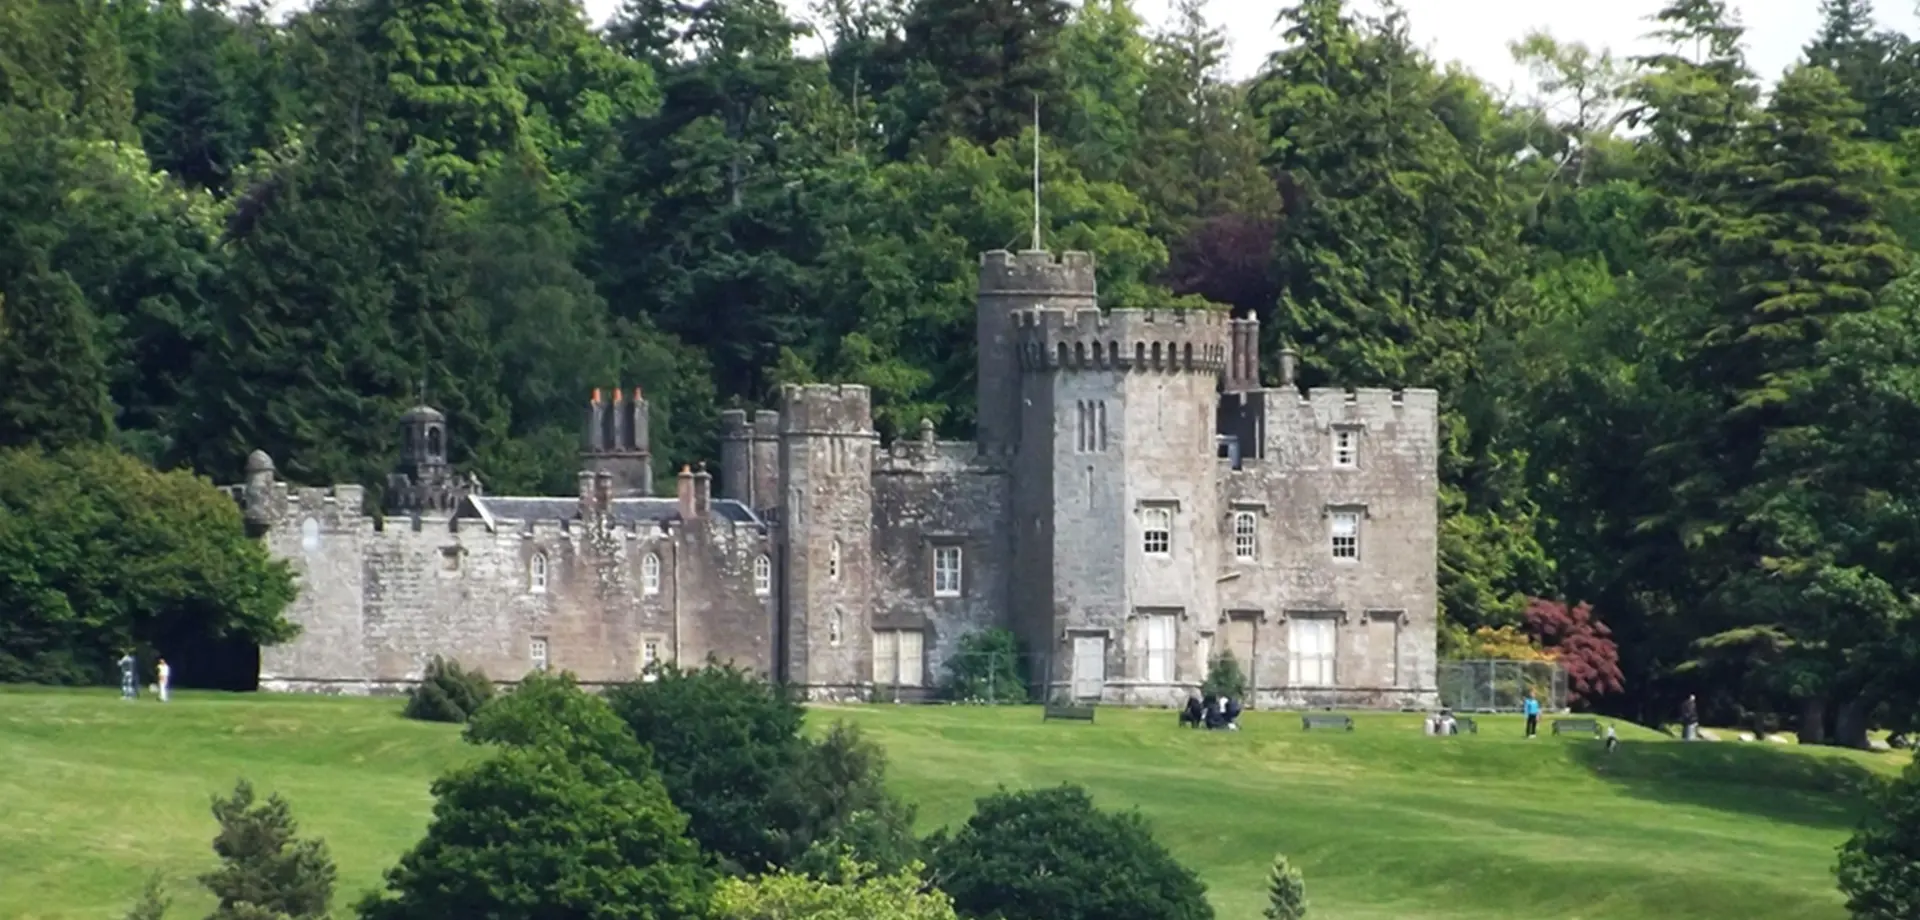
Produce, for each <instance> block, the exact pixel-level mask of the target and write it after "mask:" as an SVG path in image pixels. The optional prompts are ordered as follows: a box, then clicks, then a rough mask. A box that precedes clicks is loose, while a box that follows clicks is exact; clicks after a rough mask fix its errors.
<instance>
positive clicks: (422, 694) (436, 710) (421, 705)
mask: <svg viewBox="0 0 1920 920" xmlns="http://www.w3.org/2000/svg"><path fill="white" fill-rule="evenodd" d="M490 699H493V681H490V680H488V679H487V675H485V674H483V673H481V672H480V669H478V668H475V669H474V670H471V671H465V670H461V668H460V663H459V662H457V661H454V660H452V659H449V658H441V657H440V656H438V655H435V656H433V661H431V662H429V663H428V664H427V673H426V674H425V675H423V676H422V677H421V678H420V683H419V685H418V686H416V687H414V688H413V689H412V690H410V691H408V692H407V708H406V717H407V718H409V719H419V720H421V721H424V722H465V721H467V720H468V719H471V718H473V714H474V713H476V712H479V711H480V707H481V706H484V705H486V703H487V701H488V700H490Z"/></svg>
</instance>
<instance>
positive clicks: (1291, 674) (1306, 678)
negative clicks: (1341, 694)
mask: <svg viewBox="0 0 1920 920" xmlns="http://www.w3.org/2000/svg"><path fill="white" fill-rule="evenodd" d="M1288 622H1289V635H1288V636H1287V649H1288V652H1289V659H1288V675H1287V676H1288V680H1287V682H1288V683H1289V684H1291V685H1292V686H1295V687H1331V686H1333V679H1334V648H1335V644H1334V642H1335V633H1334V620H1333V618H1332V617H1313V616H1302V617H1294V618H1293V619H1291V620H1290V621H1288Z"/></svg>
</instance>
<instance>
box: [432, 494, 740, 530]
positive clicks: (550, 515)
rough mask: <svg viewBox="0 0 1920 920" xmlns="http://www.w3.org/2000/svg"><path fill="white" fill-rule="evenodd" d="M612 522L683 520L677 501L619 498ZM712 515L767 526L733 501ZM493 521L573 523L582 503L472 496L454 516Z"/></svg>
mask: <svg viewBox="0 0 1920 920" xmlns="http://www.w3.org/2000/svg"><path fill="white" fill-rule="evenodd" d="M612 510H613V519H614V521H616V522H617V523H620V524H624V525H627V526H635V525H640V524H663V523H674V522H677V521H679V520H680V500H679V499H677V498H616V499H614V500H613V504H612ZM713 515H714V516H715V517H717V518H721V519H723V520H727V521H731V522H733V523H735V524H753V525H757V526H765V522H763V521H761V520H760V519H759V518H758V517H756V516H755V515H754V513H753V510H752V509H750V508H748V507H747V506H746V505H745V504H743V503H741V502H738V501H735V500H733V499H730V498H716V499H714V500H713ZM455 516H456V517H462V518H482V519H489V518H490V519H491V520H494V521H499V520H508V521H572V520H578V519H579V517H580V500H579V499H577V498H562V497H559V496H519V495H473V496H468V497H467V500H466V501H465V502H463V503H461V506H460V510H459V512H457V513H456V514H455Z"/></svg>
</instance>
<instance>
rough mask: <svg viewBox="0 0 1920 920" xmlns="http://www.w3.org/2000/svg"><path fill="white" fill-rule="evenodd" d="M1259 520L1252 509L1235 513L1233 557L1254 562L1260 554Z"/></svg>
mask: <svg viewBox="0 0 1920 920" xmlns="http://www.w3.org/2000/svg"><path fill="white" fill-rule="evenodd" d="M1259 524H1260V522H1259V520H1258V519H1257V518H1255V517H1254V515H1253V512H1251V511H1235V512H1234V513H1233V558H1235V559H1238V560H1240V561H1242V562H1252V561H1253V560H1254V559H1257V558H1259V556H1260V527H1259Z"/></svg>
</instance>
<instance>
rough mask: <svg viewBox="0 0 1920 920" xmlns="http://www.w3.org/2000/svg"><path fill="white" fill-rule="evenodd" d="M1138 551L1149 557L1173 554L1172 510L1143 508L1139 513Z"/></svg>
mask: <svg viewBox="0 0 1920 920" xmlns="http://www.w3.org/2000/svg"><path fill="white" fill-rule="evenodd" d="M1140 534H1141V536H1140V549H1141V551H1142V552H1145V553H1146V554H1147V555H1149V556H1165V555H1168V554H1170V553H1172V552H1173V509H1171V508H1145V509H1142V510H1141V512H1140Z"/></svg>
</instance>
